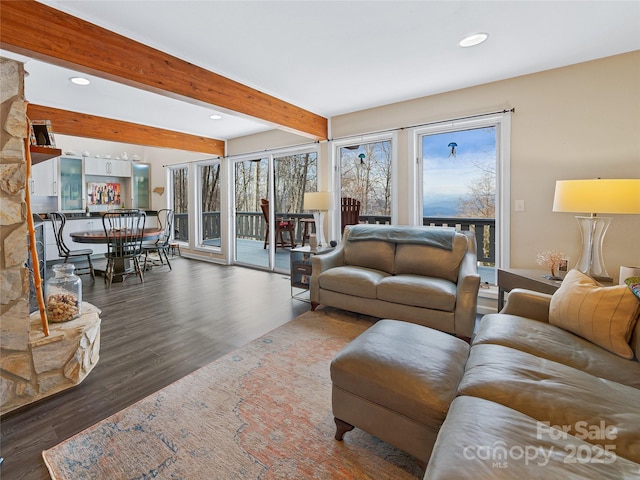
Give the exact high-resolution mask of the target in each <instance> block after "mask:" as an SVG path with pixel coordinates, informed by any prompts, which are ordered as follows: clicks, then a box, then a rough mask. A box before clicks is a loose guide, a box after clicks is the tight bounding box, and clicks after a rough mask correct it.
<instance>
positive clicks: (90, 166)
mask: <svg viewBox="0 0 640 480" xmlns="http://www.w3.org/2000/svg"><path fill="white" fill-rule="evenodd" d="M84 174H85V175H99V176H102V177H124V178H128V177H131V162H129V161H126V160H111V159H107V158H85V160H84Z"/></svg>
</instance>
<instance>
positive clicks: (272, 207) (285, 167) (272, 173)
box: [233, 151, 317, 273]
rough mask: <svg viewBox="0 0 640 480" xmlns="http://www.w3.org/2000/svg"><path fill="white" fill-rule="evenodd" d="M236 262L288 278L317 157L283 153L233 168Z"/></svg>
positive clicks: (245, 161) (299, 240)
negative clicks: (276, 272) (281, 274)
mask: <svg viewBox="0 0 640 480" xmlns="http://www.w3.org/2000/svg"><path fill="white" fill-rule="evenodd" d="M233 173H234V180H233V182H234V195H233V201H234V209H233V211H234V218H235V225H234V227H235V238H234V240H235V258H234V262H235V263H237V264H240V265H247V266H252V267H258V268H261V269H265V270H272V271H278V272H282V273H289V257H290V251H291V249H292V248H295V247H297V246H300V245H301V244H302V234H303V230H304V228H303V225H304V222H302V221H301V220H302V219H303V218H311V217H312V215H311V214H309V213H305V212H304V205H303V199H304V193H305V192H306V191H315V190H316V189H317V153H316V152H315V151H311V152H302V153H297V152H296V153H290V154H289V153H284V154H279V155H269V156H267V157H264V158H249V159H239V160H236V161H235V162H234V164H233Z"/></svg>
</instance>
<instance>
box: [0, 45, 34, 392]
mask: <svg viewBox="0 0 640 480" xmlns="http://www.w3.org/2000/svg"><path fill="white" fill-rule="evenodd" d="M0 125H1V126H2V128H1V131H0V136H1V138H0V400H1V402H2V404H3V405H4V404H5V403H6V401H8V400H9V399H10V398H11V397H13V396H15V395H16V394H17V395H21V394H22V393H24V392H23V390H24V389H28V388H30V387H29V383H30V382H31V378H32V369H31V367H30V366H31V354H30V352H29V330H30V325H29V324H30V321H29V275H28V272H27V269H26V268H25V262H26V260H27V254H28V247H27V218H26V204H25V186H26V157H25V152H24V144H23V140H24V137H25V136H26V135H27V115H26V103H25V100H24V66H23V64H22V63H19V62H16V61H13V60H7V59H4V58H0Z"/></svg>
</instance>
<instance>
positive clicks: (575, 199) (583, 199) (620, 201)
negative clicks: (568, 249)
mask: <svg viewBox="0 0 640 480" xmlns="http://www.w3.org/2000/svg"><path fill="white" fill-rule="evenodd" d="M553 211H554V212H576V213H577V212H585V213H590V216H588V217H585V216H578V215H576V220H577V221H578V225H579V226H580V233H581V235H582V250H581V252H580V257H579V258H578V263H577V264H576V267H575V268H576V270H579V271H581V272H583V273H585V274H587V275H589V276H590V277H592V278H594V279H595V280H600V281H605V282H611V281H612V278H611V276H610V275H609V273H607V268H606V267H605V265H604V259H603V257H602V242H603V241H604V235H605V233H606V232H607V228H608V227H609V224H610V223H611V217H598V216H597V215H598V214H599V213H612V214H634V213H635V214H640V179H589V180H558V181H557V182H556V190H555V195H554V198H553Z"/></svg>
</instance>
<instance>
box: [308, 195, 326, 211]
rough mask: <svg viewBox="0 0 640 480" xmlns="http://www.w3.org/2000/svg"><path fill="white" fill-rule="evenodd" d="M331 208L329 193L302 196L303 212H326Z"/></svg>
mask: <svg viewBox="0 0 640 480" xmlns="http://www.w3.org/2000/svg"><path fill="white" fill-rule="evenodd" d="M332 206H333V195H332V194H331V192H308V193H305V194H304V209H305V210H320V211H328V210H331V207H332Z"/></svg>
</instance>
